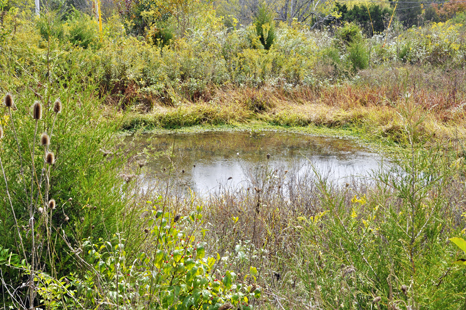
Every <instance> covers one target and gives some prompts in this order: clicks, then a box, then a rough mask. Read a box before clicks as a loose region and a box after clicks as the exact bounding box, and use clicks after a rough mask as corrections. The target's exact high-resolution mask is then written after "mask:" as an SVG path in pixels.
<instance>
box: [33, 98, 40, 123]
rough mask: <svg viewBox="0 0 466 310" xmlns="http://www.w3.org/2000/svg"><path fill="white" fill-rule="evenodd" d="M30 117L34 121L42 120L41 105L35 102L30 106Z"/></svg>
mask: <svg viewBox="0 0 466 310" xmlns="http://www.w3.org/2000/svg"><path fill="white" fill-rule="evenodd" d="M32 117H33V118H34V119H36V120H39V119H41V118H42V105H41V104H40V102H39V101H36V102H35V103H34V104H33V106H32Z"/></svg>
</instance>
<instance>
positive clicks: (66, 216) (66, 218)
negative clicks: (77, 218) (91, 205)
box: [65, 214, 70, 222]
mask: <svg viewBox="0 0 466 310" xmlns="http://www.w3.org/2000/svg"><path fill="white" fill-rule="evenodd" d="M69 220H70V218H69V217H68V215H66V214H65V222H68V221H69Z"/></svg>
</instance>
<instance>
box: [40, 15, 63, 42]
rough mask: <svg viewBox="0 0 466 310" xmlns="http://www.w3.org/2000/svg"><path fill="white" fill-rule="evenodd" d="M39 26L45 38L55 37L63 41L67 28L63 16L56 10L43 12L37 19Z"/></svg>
mask: <svg viewBox="0 0 466 310" xmlns="http://www.w3.org/2000/svg"><path fill="white" fill-rule="evenodd" d="M36 25H37V27H38V28H39V32H40V34H41V36H42V38H43V39H44V40H49V38H51V37H54V38H57V39H58V40H60V41H62V40H63V39H64V38H65V28H64V27H63V23H62V22H61V18H60V17H59V16H58V15H57V14H56V13H55V12H47V13H45V14H42V15H41V16H40V18H39V19H38V20H37V24H36Z"/></svg>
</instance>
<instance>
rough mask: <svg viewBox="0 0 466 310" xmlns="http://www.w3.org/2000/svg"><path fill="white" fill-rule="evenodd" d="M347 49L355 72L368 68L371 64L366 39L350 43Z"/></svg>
mask: <svg viewBox="0 0 466 310" xmlns="http://www.w3.org/2000/svg"><path fill="white" fill-rule="evenodd" d="M347 51H348V60H349V61H350V63H351V65H352V68H353V71H354V72H356V71H358V70H363V69H366V68H367V67H368V66H369V51H368V50H367V47H366V44H365V42H364V41H357V42H353V43H350V44H349V46H348V49H347Z"/></svg>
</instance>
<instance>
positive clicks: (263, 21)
mask: <svg viewBox="0 0 466 310" xmlns="http://www.w3.org/2000/svg"><path fill="white" fill-rule="evenodd" d="M254 27H255V29H256V34H257V36H258V37H259V40H260V42H261V43H262V46H263V47H264V48H265V49H266V50H269V49H270V48H271V47H272V44H273V43H274V41H275V25H274V20H273V14H272V12H271V11H270V9H269V8H268V7H267V6H266V5H265V4H261V5H260V6H259V10H258V12H257V15H256V17H255V19H254Z"/></svg>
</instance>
